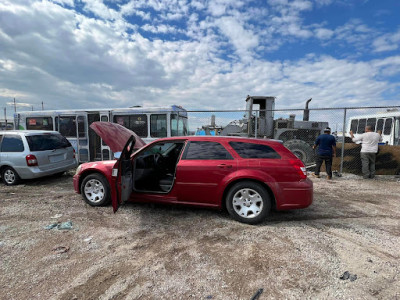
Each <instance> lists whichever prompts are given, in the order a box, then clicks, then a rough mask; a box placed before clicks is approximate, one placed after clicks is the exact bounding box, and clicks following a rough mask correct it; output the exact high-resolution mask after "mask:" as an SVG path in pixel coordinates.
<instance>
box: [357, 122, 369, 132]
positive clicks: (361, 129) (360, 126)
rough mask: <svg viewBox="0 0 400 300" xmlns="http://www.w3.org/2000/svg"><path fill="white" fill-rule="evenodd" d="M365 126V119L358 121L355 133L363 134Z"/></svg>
mask: <svg viewBox="0 0 400 300" xmlns="http://www.w3.org/2000/svg"><path fill="white" fill-rule="evenodd" d="M366 124H367V119H360V121H359V122H358V129H357V133H364V131H365V125H366Z"/></svg>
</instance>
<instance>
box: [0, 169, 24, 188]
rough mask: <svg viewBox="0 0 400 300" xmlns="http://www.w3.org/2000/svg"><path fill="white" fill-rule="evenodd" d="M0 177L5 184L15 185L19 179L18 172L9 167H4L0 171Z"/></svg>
mask: <svg viewBox="0 0 400 300" xmlns="http://www.w3.org/2000/svg"><path fill="white" fill-rule="evenodd" d="M1 178H2V179H3V182H4V184H5V185H16V184H17V183H18V181H19V180H20V178H19V176H18V173H17V172H15V170H14V169H13V168H11V167H5V168H4V169H3V171H2V172H1Z"/></svg>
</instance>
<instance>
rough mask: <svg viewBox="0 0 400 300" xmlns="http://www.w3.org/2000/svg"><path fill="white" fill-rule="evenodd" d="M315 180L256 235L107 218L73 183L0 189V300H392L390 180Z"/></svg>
mask: <svg viewBox="0 0 400 300" xmlns="http://www.w3.org/2000/svg"><path fill="white" fill-rule="evenodd" d="M313 181H314V184H315V185H314V190H315V197H314V203H313V205H312V206H310V207H309V208H307V209H304V210H297V211H289V212H272V213H271V215H270V217H269V219H268V220H267V221H266V222H264V223H263V224H261V225H258V226H250V225H245V224H241V223H238V222H235V221H233V220H231V219H230V218H229V216H228V214H227V213H225V212H219V211H214V210H207V209H196V208H187V207H177V206H160V205H151V204H127V205H124V206H123V207H121V208H120V210H119V211H118V212H117V214H113V213H112V209H111V207H102V208H93V207H90V206H88V205H86V204H85V203H84V202H83V200H82V198H81V196H80V195H77V194H75V193H74V191H73V188H72V174H66V175H63V176H61V177H52V178H44V179H40V180H34V181H28V182H25V183H24V184H22V185H19V186H16V187H6V186H3V185H1V186H0V262H1V265H0V291H1V292H0V298H1V299H7V300H8V299H251V298H252V296H253V295H254V294H255V293H256V292H257V291H258V290H259V289H263V292H262V294H261V295H260V297H259V299H400V285H399V282H400V275H399V272H400V262H399V256H400V252H399V249H400V237H399V236H400V197H399V194H400V182H399V180H398V179H397V178H394V177H378V178H377V179H376V180H362V179H360V177H358V176H355V175H345V176H344V177H341V178H334V180H333V181H327V180H325V179H324V178H321V179H313ZM68 220H70V221H71V222H72V229H71V230H58V229H57V228H53V229H48V230H46V229H45V228H44V227H45V226H47V225H50V224H53V223H55V222H60V223H61V222H66V221H68ZM345 271H348V275H349V276H350V278H348V279H345V280H342V279H340V277H341V276H342V275H343V274H344V272H345ZM355 275H356V276H355ZM345 277H346V276H345Z"/></svg>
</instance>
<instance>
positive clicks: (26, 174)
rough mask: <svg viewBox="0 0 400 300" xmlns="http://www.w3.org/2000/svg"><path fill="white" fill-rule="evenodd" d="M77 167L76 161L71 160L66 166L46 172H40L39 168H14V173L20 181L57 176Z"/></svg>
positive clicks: (56, 167)
mask: <svg viewBox="0 0 400 300" xmlns="http://www.w3.org/2000/svg"><path fill="white" fill-rule="evenodd" d="M77 166H78V163H77V161H76V160H75V159H73V160H71V161H70V162H69V163H68V164H64V165H62V166H55V167H53V168H49V169H46V170H41V169H40V168H39V167H23V168H17V167H16V168H15V171H17V173H18V175H19V177H21V178H22V179H33V178H39V177H44V176H49V175H53V174H57V173H60V172H65V171H68V170H71V169H73V168H76V167H77Z"/></svg>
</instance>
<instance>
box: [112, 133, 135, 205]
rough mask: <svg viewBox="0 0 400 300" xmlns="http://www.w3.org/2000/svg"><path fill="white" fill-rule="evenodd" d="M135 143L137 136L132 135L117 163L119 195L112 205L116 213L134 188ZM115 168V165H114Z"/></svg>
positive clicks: (113, 198)
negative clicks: (133, 155) (132, 156)
mask: <svg viewBox="0 0 400 300" xmlns="http://www.w3.org/2000/svg"><path fill="white" fill-rule="evenodd" d="M134 145H135V137H134V136H131V137H130V138H129V140H128V141H127V142H126V145H125V147H124V149H123V150H122V152H121V156H120V157H119V159H118V160H117V162H116V163H115V165H116V166H117V168H116V169H117V170H118V174H117V180H116V181H115V184H116V187H115V188H116V191H117V197H116V198H115V197H112V207H113V211H114V213H115V212H116V211H117V210H118V207H119V206H120V205H121V204H122V203H124V202H125V201H127V200H128V199H129V197H130V196H131V193H132V188H133V162H132V159H131V155H132V152H133V148H134ZM114 168H115V167H114Z"/></svg>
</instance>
